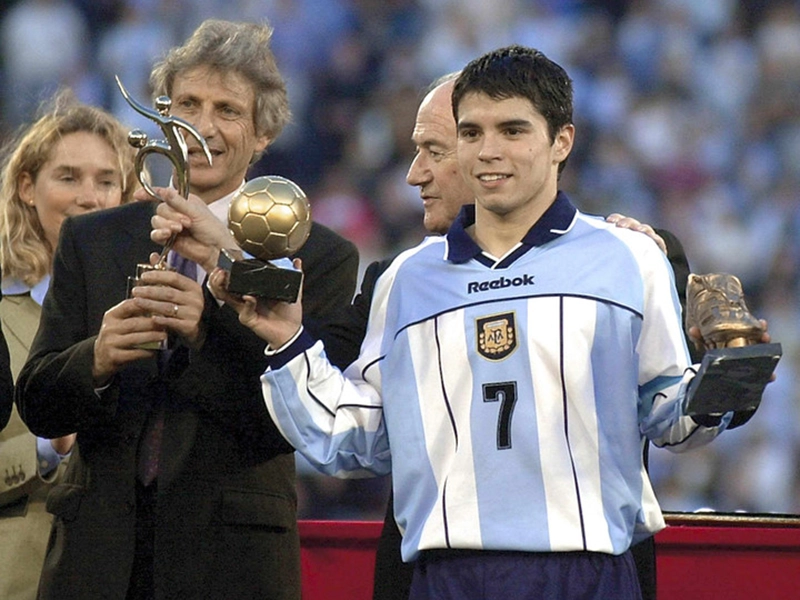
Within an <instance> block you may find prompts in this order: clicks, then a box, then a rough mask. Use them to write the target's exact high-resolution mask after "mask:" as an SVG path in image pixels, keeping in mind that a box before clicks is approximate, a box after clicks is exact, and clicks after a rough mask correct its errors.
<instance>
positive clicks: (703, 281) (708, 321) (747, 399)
mask: <svg viewBox="0 0 800 600" xmlns="http://www.w3.org/2000/svg"><path fill="white" fill-rule="evenodd" d="M691 327H697V329H698V330H699V332H700V335H701V336H702V338H703V342H704V344H705V346H706V353H705V355H704V356H703V361H702V363H701V365H700V369H699V370H698V372H697V375H696V376H695V378H694V380H693V381H692V383H691V384H690V386H689V390H688V392H687V404H686V412H687V414H689V415H714V414H722V413H726V412H729V411H754V410H755V409H756V408H758V406H759V404H760V403H761V396H762V395H763V392H764V388H765V387H766V385H767V383H769V381H770V379H771V378H772V374H773V372H774V371H775V367H776V365H777V364H778V361H779V360H780V357H781V355H782V353H783V352H782V348H781V345H780V344H775V343H773V344H763V343H761V338H762V336H763V335H764V327H763V325H762V324H761V322H760V321H759V320H758V319H756V318H755V317H754V316H753V315H752V314H750V311H749V310H748V308H747V304H746V303H745V299H744V291H743V290H742V284H741V282H740V281H739V279H738V278H737V277H736V276H734V275H729V274H726V273H712V274H708V275H695V274H691V275H689V280H688V285H687V286H686V328H687V329H689V328H691Z"/></svg>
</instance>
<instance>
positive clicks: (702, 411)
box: [686, 344, 783, 415]
mask: <svg viewBox="0 0 800 600" xmlns="http://www.w3.org/2000/svg"><path fill="white" fill-rule="evenodd" d="M782 354H783V350H782V348H781V345H780V344H753V345H750V346H744V347H740V348H714V349H711V350H707V351H706V353H705V355H704V356H703V362H702V363H701V365H700V369H699V370H698V371H697V375H696V376H695V378H694V380H692V382H691V384H690V385H689V390H688V392H687V394H686V414H688V415H711V414H721V413H726V412H728V411H732V410H733V411H746V410H755V409H756V408H758V405H759V404H760V403H761V395H762V394H763V392H764V388H765V387H766V385H767V383H769V380H770V378H771V377H772V373H773V372H774V371H775V366H776V365H777V364H778V360H779V359H780V357H781V355H782Z"/></svg>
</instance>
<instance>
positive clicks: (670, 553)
mask: <svg viewBox="0 0 800 600" xmlns="http://www.w3.org/2000/svg"><path fill="white" fill-rule="evenodd" d="M666 518H667V524H668V527H667V528H666V529H664V530H663V531H661V532H660V533H659V534H658V535H657V536H656V557H657V561H658V564H657V574H658V600H686V599H691V600H718V599H720V598H724V599H725V600H784V599H791V598H800V517H791V516H786V517H782V516H767V515H764V516H753V515H747V516H742V515H720V514H715V515H689V514H669V515H667V517H666ZM382 525H383V524H382V523H380V522H374V521H301V522H300V539H301V543H302V564H303V599H304V600H370V598H371V597H372V571H373V568H374V566H375V548H376V547H377V542H378V537H379V536H380V532H381V527H382Z"/></svg>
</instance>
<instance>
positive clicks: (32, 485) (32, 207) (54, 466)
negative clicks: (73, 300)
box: [0, 91, 138, 600]
mask: <svg viewBox="0 0 800 600" xmlns="http://www.w3.org/2000/svg"><path fill="white" fill-rule="evenodd" d="M133 152H134V151H133V149H132V148H131V147H130V146H129V145H128V142H127V130H126V129H125V128H124V127H123V126H122V125H121V124H120V123H119V122H118V121H117V120H116V119H115V118H114V117H112V116H111V115H109V114H108V113H106V112H104V111H102V110H100V109H97V108H94V107H91V106H87V105H84V104H81V103H79V102H77V101H76V100H75V99H74V98H73V97H72V95H71V94H70V93H69V92H66V91H65V92H62V93H60V94H59V95H58V96H57V97H56V98H55V99H54V100H53V102H52V104H51V105H50V107H49V108H48V109H47V111H46V112H45V113H44V114H43V115H42V116H41V117H40V118H39V119H38V120H37V121H36V122H35V123H33V124H32V125H30V126H28V127H26V128H25V129H23V130H22V131H21V133H20V135H19V136H18V137H16V138H15V139H14V140H13V141H11V142H10V143H9V144H8V146H7V147H6V151H5V153H4V157H3V163H2V175H1V176H2V180H1V181H0V266H2V274H3V280H2V294H3V300H2V302H0V319H2V329H3V332H4V333H5V337H6V339H7V341H8V346H9V351H10V355H11V371H12V373H13V376H14V378H15V379H16V377H17V375H18V374H19V371H20V369H21V368H22V365H23V364H24V363H25V360H26V358H27V356H28V351H29V349H30V345H31V342H32V341H33V337H34V335H35V334H36V330H37V329H38V326H39V318H40V315H41V304H42V300H43V299H44V295H45V293H46V292H47V288H48V285H49V282H50V272H51V269H52V261H53V253H54V251H55V248H56V245H57V243H58V235H59V231H60V229H61V223H62V222H63V221H64V219H66V218H67V217H68V216H71V215H76V214H81V213H84V212H90V211H95V210H100V209H103V208H109V207H113V206H117V205H119V204H120V203H125V202H127V201H129V200H130V199H131V196H132V194H133V191H134V190H135V186H136V185H138V184H137V179H136V176H135V174H134V168H133V157H134V155H133ZM65 433H67V432H65ZM74 441H75V436H74V435H73V434H70V435H65V436H64V437H61V438H57V439H53V440H45V439H41V438H36V437H35V436H34V435H33V434H31V433H30V432H29V431H28V430H27V428H26V427H25V425H24V424H23V423H22V421H21V419H20V418H19V416H18V415H17V412H16V409H15V410H14V411H13V413H12V415H11V420H10V421H9V423H8V425H7V427H6V428H5V429H3V431H2V432H0V476H2V477H0V540H2V544H0V598H4V599H5V600H13V599H17V598H20V599H22V598H25V599H27V598H34V597H35V596H36V588H37V585H38V580H39V573H40V571H41V567H42V562H43V560H44V554H45V548H46V545H47V539H48V535H49V531H50V525H51V522H52V519H51V516H50V515H49V514H48V513H47V512H46V511H45V498H46V496H47V493H48V491H49V488H50V486H51V485H52V484H53V483H54V482H55V481H57V480H58V479H59V477H60V475H61V473H62V471H63V465H62V466H59V464H60V463H61V460H62V458H64V457H65V456H67V455H68V454H69V453H70V452H71V450H72V446H73V443H74Z"/></svg>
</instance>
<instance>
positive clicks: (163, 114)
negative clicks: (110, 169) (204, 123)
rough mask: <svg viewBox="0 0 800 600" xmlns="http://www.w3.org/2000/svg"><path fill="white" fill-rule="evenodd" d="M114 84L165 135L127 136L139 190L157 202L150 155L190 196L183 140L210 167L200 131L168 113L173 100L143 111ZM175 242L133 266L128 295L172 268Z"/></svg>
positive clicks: (135, 133) (138, 133)
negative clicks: (165, 163)
mask: <svg viewBox="0 0 800 600" xmlns="http://www.w3.org/2000/svg"><path fill="white" fill-rule="evenodd" d="M116 81H117V86H118V87H119V90H120V92H121V93H122V96H123V97H124V98H125V100H126V101H127V102H128V104H129V105H130V106H131V108H133V109H134V110H135V111H136V112H138V113H139V114H141V115H143V116H145V117H147V118H148V119H150V120H152V121H154V122H155V123H156V124H157V125H158V126H159V128H160V129H161V131H162V132H163V134H164V139H155V140H148V139H147V134H146V133H145V132H144V131H142V130H139V129H134V130H133V131H131V132H130V133H129V134H128V143H130V145H131V146H133V147H134V148H138V152H137V153H136V159H135V169H136V177H137V178H138V179H139V183H141V184H142V187H143V188H144V189H145V190H146V191H147V193H148V194H150V195H151V196H152V197H153V198H156V199H157V200H160V198H159V196H158V194H157V193H156V191H155V190H154V189H153V187H152V186H151V185H150V180H149V178H148V176H147V165H146V164H145V162H146V160H147V158H148V157H150V156H151V155H161V156H164V157H165V158H166V159H167V160H169V162H170V163H171V164H172V169H173V173H172V178H173V182H174V183H175V188H176V189H177V190H178V193H179V194H180V195H181V196H182V197H183V198H187V197H188V195H189V148H188V145H187V144H186V138H185V137H184V134H183V132H184V131H185V132H187V133H188V134H189V135H191V136H192V137H193V138H194V139H195V140H197V143H198V144H200V147H201V148H202V150H203V153H204V155H205V157H206V160H207V161H208V164H209V165H210V164H211V150H210V149H209V147H208V144H207V143H206V140H205V138H203V136H202V135H200V132H198V131H197V130H196V129H195V128H194V127H193V126H192V125H191V123H189V122H188V121H184V120H183V119H181V118H179V117H173V116H171V115H170V114H169V111H170V108H171V107H172V100H170V98H169V97H167V96H159V97H158V98H156V100H155V108H156V110H152V109H149V108H146V107H145V106H143V105H141V104H140V103H139V102H137V101H136V100H135V99H134V98H132V97H131V95H130V94H129V93H128V90H126V89H125V86H123V85H122V82H121V81H120V79H119V77H116ZM174 243H175V234H173V235H172V237H171V238H170V239H169V240H168V241H167V243H166V244H164V248H163V249H162V250H161V254H160V256H159V258H158V261H156V263H155V264H152V265H151V264H150V263H139V264H137V265H136V274H135V275H133V276H132V277H128V295H129V296H130V291H131V290H132V289H133V288H134V287H135V286H137V285H139V284H140V283H141V277H142V274H143V273H145V272H147V271H155V270H168V269H171V267H170V266H169V265H168V264H167V257H168V255H169V251H170V250H171V249H172V246H173V244H174ZM144 347H145V348H147V349H150V350H156V349H160V348H161V345H157V344H153V345H145V346H144Z"/></svg>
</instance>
